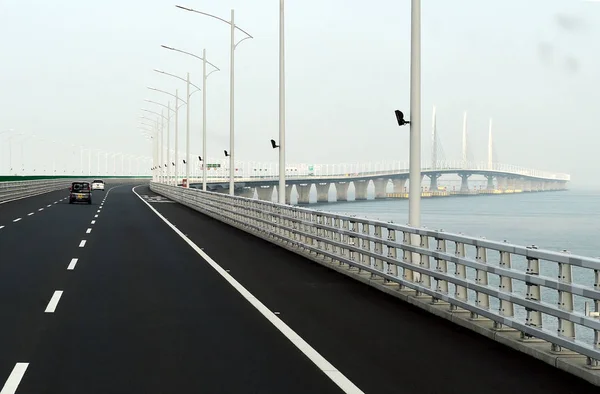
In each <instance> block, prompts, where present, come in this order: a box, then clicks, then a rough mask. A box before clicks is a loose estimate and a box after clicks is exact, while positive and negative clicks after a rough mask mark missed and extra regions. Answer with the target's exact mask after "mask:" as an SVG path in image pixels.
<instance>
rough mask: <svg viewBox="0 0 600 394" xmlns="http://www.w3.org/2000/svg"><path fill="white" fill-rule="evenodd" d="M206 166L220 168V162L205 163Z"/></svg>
mask: <svg viewBox="0 0 600 394" xmlns="http://www.w3.org/2000/svg"><path fill="white" fill-rule="evenodd" d="M206 168H221V165H220V164H207V165H206Z"/></svg>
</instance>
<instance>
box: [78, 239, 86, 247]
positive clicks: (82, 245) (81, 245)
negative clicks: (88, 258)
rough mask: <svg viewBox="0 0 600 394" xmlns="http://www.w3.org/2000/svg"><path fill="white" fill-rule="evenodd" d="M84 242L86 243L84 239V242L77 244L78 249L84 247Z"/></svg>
mask: <svg viewBox="0 0 600 394" xmlns="http://www.w3.org/2000/svg"><path fill="white" fill-rule="evenodd" d="M86 242H87V241H86V240H85V239H84V240H82V241H81V242H79V247H80V248H83V247H84V246H85V243H86Z"/></svg>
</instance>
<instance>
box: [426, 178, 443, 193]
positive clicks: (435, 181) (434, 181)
mask: <svg viewBox="0 0 600 394" xmlns="http://www.w3.org/2000/svg"><path fill="white" fill-rule="evenodd" d="M427 176H428V177H429V179H430V180H431V182H430V183H429V191H432V192H437V191H438V189H439V188H438V179H439V178H440V177H441V176H442V174H427Z"/></svg>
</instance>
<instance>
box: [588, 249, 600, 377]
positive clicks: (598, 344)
mask: <svg viewBox="0 0 600 394" xmlns="http://www.w3.org/2000/svg"><path fill="white" fill-rule="evenodd" d="M599 258H600V257H599ZM594 278H595V279H594V290H596V291H600V270H594ZM594 307H595V311H594V313H593V314H594V315H595V317H600V300H594ZM587 309H588V308H587V303H586V315H588V316H589V315H592V314H591V313H589V312H588V311H587ZM594 348H595V349H597V350H600V331H598V330H594ZM586 366H587V367H588V368H591V369H600V360H597V359H594V358H591V357H588V358H587V362H586Z"/></svg>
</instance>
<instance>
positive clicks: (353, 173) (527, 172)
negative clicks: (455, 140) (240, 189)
mask: <svg viewBox="0 0 600 394" xmlns="http://www.w3.org/2000/svg"><path fill="white" fill-rule="evenodd" d="M305 167H306V166H302V168H301V169H303V171H300V172H293V173H287V174H286V178H287V179H290V180H310V179H319V180H328V179H340V178H342V179H343V178H360V177H376V176H386V175H393V174H403V173H406V174H408V171H409V170H408V168H405V167H398V166H392V167H391V168H385V167H380V168H376V169H375V170H373V171H370V170H366V167H364V166H363V167H362V168H361V166H359V165H354V166H352V165H349V166H343V165H337V166H334V165H327V166H326V165H316V166H314V168H315V171H313V172H308V171H307V170H306V168H305ZM323 168H326V170H325V171H323V170H322V169H323ZM330 169H332V170H334V171H333V172H330V171H329V170H330ZM336 169H337V172H335V170H336ZM340 170H342V171H340ZM421 171H486V172H491V173H494V172H496V173H504V174H512V175H517V176H524V177H530V178H539V179H544V180H558V181H569V180H570V175H568V174H559V173H552V172H548V171H540V170H535V169H530V168H524V167H519V166H514V165H509V164H503V163H492V165H491V166H490V165H489V164H488V163H485V162H461V161H440V162H438V163H436V165H435V166H430V167H427V166H424V167H423V168H421ZM227 173H228V170H227V169H226V168H225V169H223V170H222V173H221V174H220V175H212V174H208V175H209V176H210V177H209V181H210V182H218V181H223V182H227V181H228V179H229V178H228V176H227ZM276 179H278V172H277V169H275V171H274V172H272V173H267V174H265V175H250V174H245V173H244V172H242V173H240V174H239V175H236V180H237V181H238V182H252V181H257V180H263V181H268V180H276Z"/></svg>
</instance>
